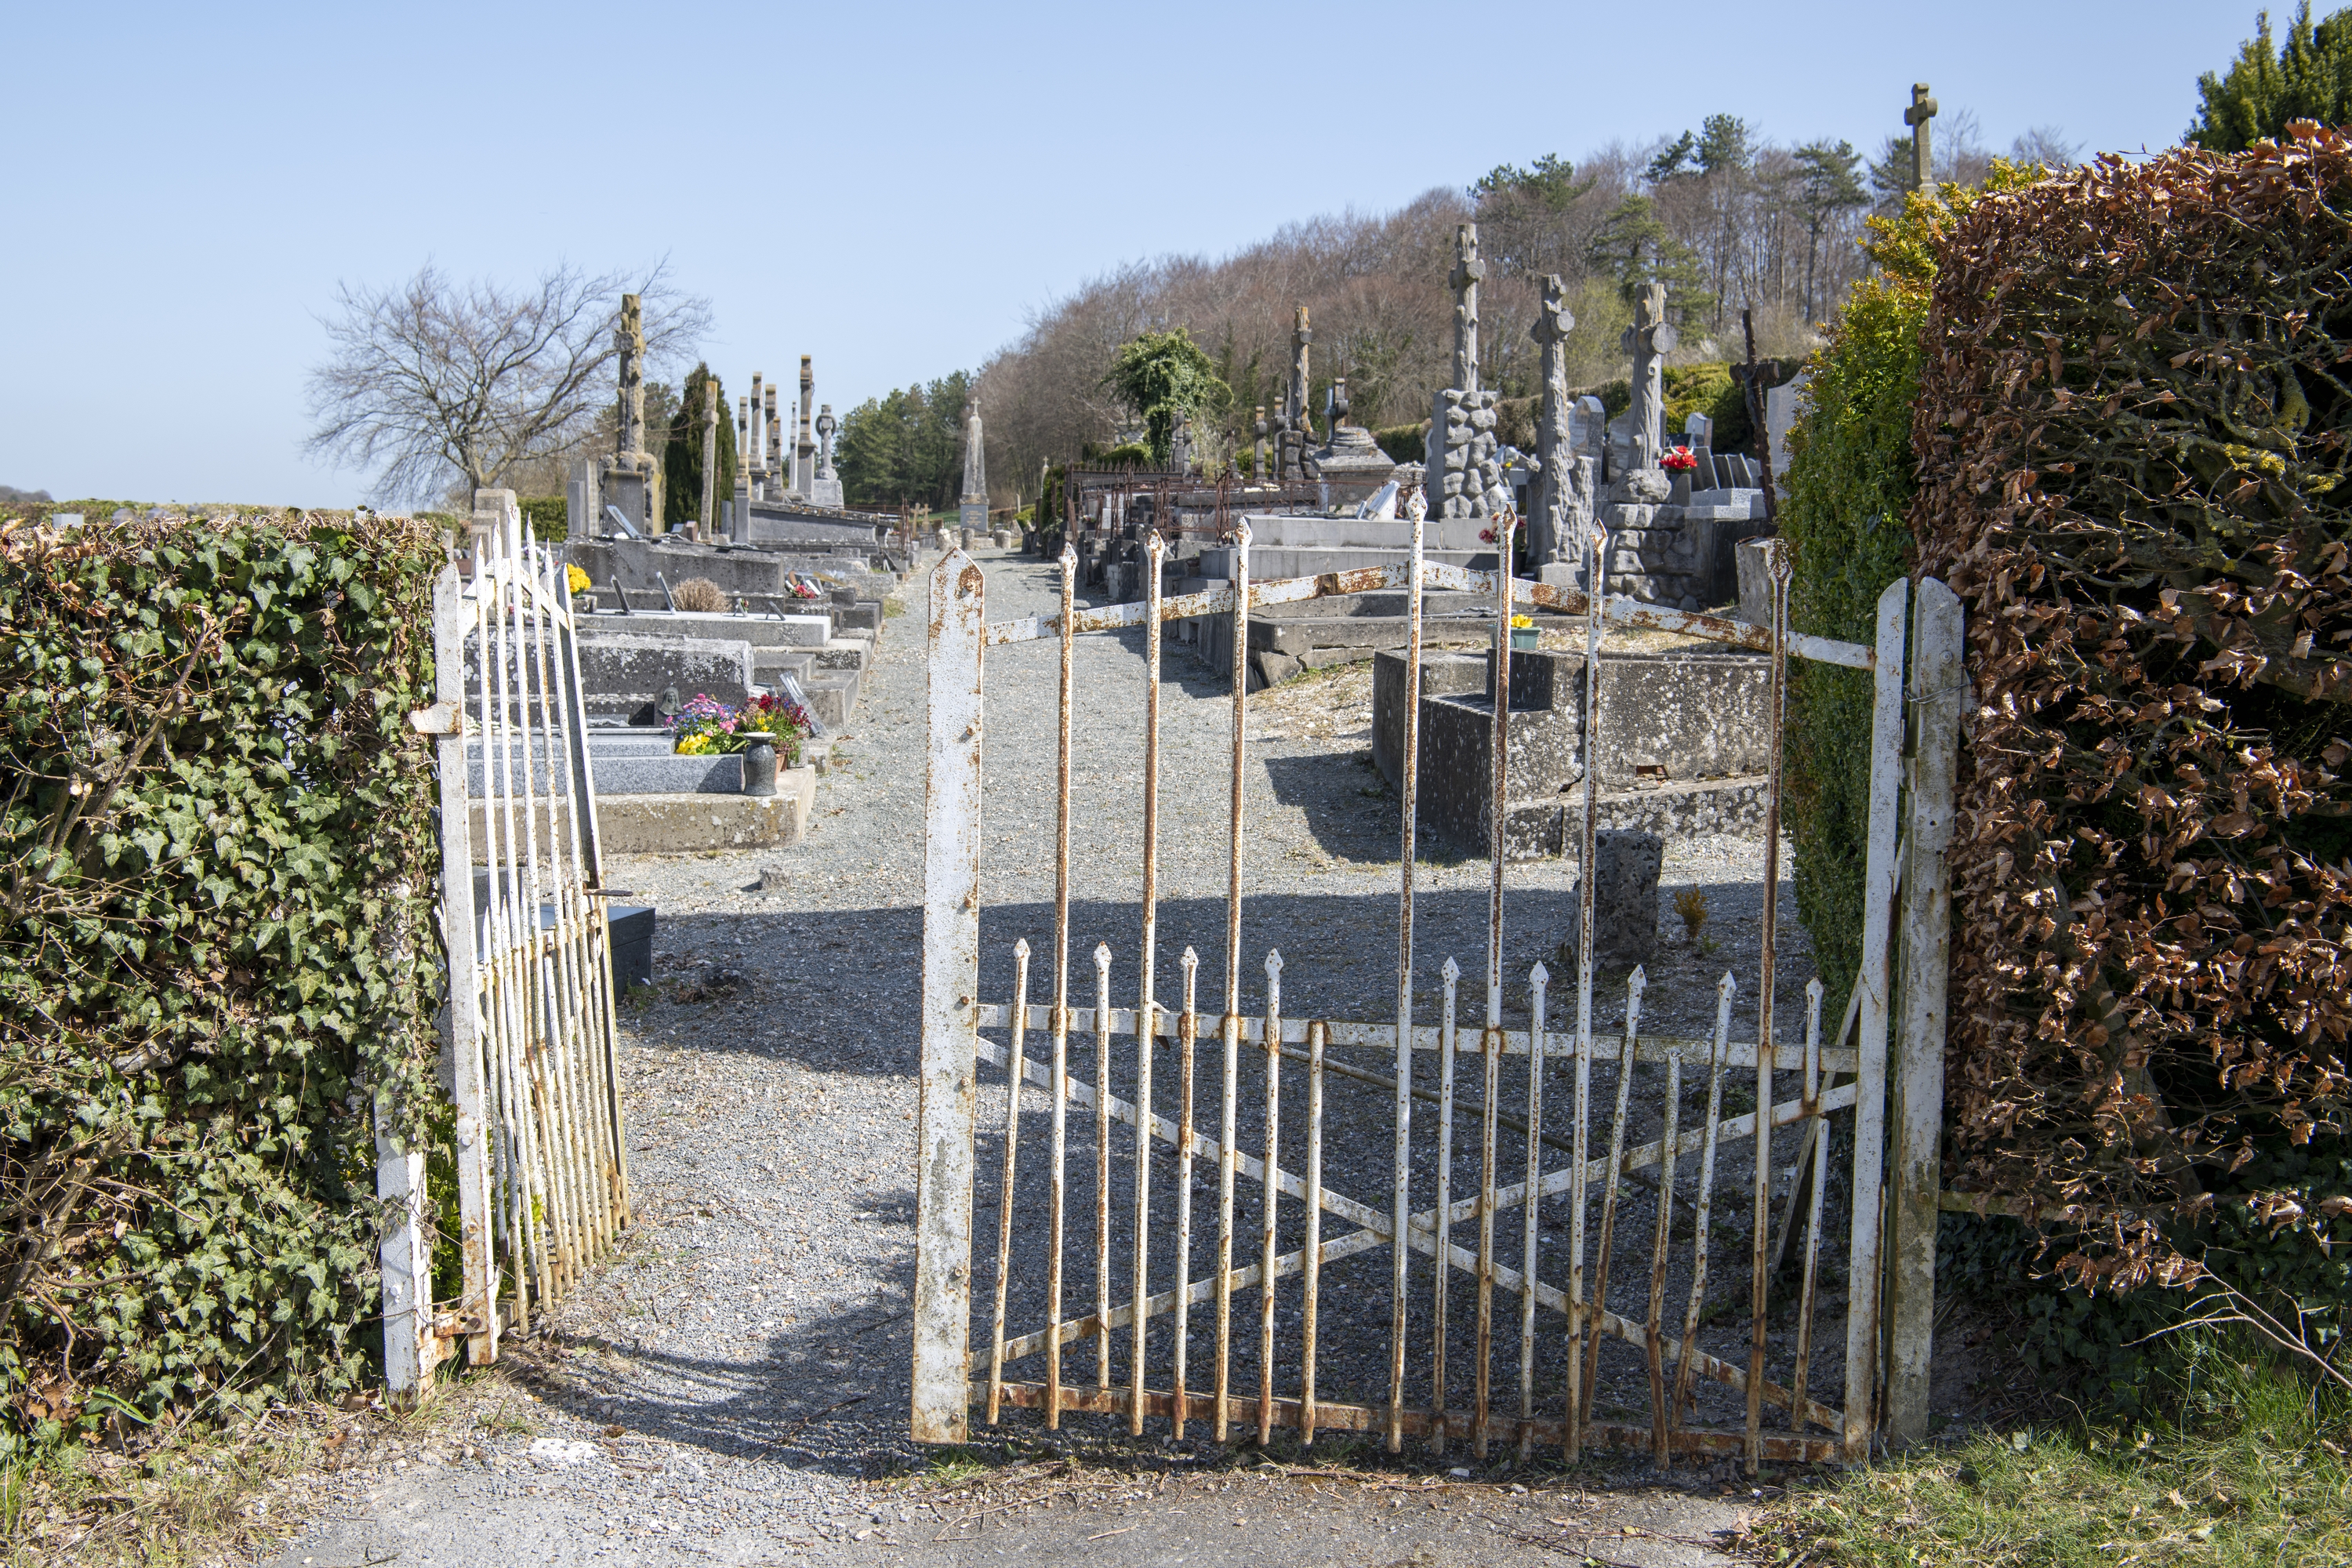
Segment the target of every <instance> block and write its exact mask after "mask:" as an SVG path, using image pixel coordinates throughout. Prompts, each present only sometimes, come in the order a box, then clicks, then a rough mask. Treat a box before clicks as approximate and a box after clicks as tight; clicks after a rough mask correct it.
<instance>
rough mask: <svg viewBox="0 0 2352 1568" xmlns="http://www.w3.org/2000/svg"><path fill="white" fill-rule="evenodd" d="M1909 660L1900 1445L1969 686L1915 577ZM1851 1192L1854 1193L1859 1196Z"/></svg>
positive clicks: (1933, 1121) (1928, 1185) (1923, 1267)
mask: <svg viewBox="0 0 2352 1568" xmlns="http://www.w3.org/2000/svg"><path fill="white" fill-rule="evenodd" d="M1915 626H1916V638H1915V642H1916V648H1917V653H1916V657H1915V658H1913V659H1912V661H1911V717H1912V735H1913V740H1912V745H1911V768H1910V784H1911V788H1910V795H1911V826H1910V839H1911V856H1910V865H1909V866H1908V868H1906V873H1905V887H1904V895H1903V914H1902V921H1903V1008H1902V1030H1901V1033H1900V1034H1899V1035H1898V1036H1897V1039H1898V1041H1899V1054H1898V1056H1897V1058H1896V1061H1895V1097H1894V1122H1895V1149H1894V1157H1893V1158H1892V1160H1891V1161H1889V1163H1888V1176H1889V1180H1890V1182H1891V1184H1892V1185H1891V1189H1890V1191H1889V1194H1888V1198H1887V1205H1886V1206H1887V1217H1888V1225H1889V1230H1890V1235H1889V1237H1888V1239H1887V1248H1888V1255H1889V1267H1888V1269H1887V1303H1886V1313H1887V1331H1888V1343H1887V1365H1886V1431H1887V1436H1888V1437H1889V1439H1890V1440H1891V1441H1892V1442H1894V1443H1895V1445H1897V1446H1898V1447H1900V1446H1907V1445H1910V1444H1914V1443H1919V1442H1924V1441H1925V1440H1926V1439H1927V1372H1928V1363H1929V1360H1930V1357H1931V1356H1932V1354H1933V1352H1934V1348H1935V1346H1934V1333H1933V1330H1934V1324H1935V1316H1936V1217H1937V1215H1936V1194H1937V1184H1938V1180H1939V1177H1940V1161H1939V1159H1938V1145H1939V1143H1940V1142H1941V1140H1942V1137H1943V1131H1944V1028H1945V1023H1946V996H1945V991H1946V985H1947V982H1948V978H1949V973H1950V969H1951V954H1952V879H1951V872H1950V869H1949V868H1948V865H1947V864H1946V860H1945V851H1946V850H1947V849H1948V848H1949V847H1950V846H1951V842H1952V784H1953V777H1954V773H1955V772H1956V770H1957V768H1958V762H1959V741H1960V708H1961V703H1962V701H1963V700H1964V694H1965V691H1966V689H1967V685H1968V669H1967V666H1966V663H1965V660H1964V658H1963V649H1962V646H1961V626H1962V611H1961V608H1960V601H1959V597H1958V595H1955V594H1954V593H1953V592H1952V591H1951V589H1949V588H1948V587H1946V586H1945V585H1944V584H1942V583H1939V582H1937V580H1936V579H1935V578H1933V577H1927V578H1923V579H1922V580H1921V581H1920V584H1919V595H1918V608H1917V611H1916V622H1915ZM1857 1198H1859V1194H1857Z"/></svg>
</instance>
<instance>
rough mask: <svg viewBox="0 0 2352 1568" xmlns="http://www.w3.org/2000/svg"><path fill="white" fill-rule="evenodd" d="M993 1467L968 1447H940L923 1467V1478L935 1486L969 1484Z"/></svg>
mask: <svg viewBox="0 0 2352 1568" xmlns="http://www.w3.org/2000/svg"><path fill="white" fill-rule="evenodd" d="M992 1468H994V1467H993V1466H992V1465H990V1464H989V1463H988V1462H987V1461H986V1460H984V1459H982V1458H980V1457H979V1456H977V1455H975V1454H974V1453H972V1451H971V1449H969V1448H942V1449H940V1451H939V1452H938V1453H937V1454H934V1455H932V1456H930V1458H929V1463H928V1464H926V1465H925V1466H924V1467H923V1479H924V1480H925V1481H926V1482H928V1483H929V1484H930V1485H932V1486H935V1487H961V1486H970V1485H971V1483H972V1482H973V1481H976V1480H978V1479H980V1478H981V1477H982V1476H984V1475H986V1474H987V1473H988V1472H989V1471H990V1470H991V1469H992Z"/></svg>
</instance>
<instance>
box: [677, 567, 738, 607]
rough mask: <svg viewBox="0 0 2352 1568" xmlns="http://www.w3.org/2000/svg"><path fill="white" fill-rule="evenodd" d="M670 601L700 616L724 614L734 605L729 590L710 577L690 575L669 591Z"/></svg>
mask: <svg viewBox="0 0 2352 1568" xmlns="http://www.w3.org/2000/svg"><path fill="white" fill-rule="evenodd" d="M669 597H670V603H672V604H674V605H677V607H678V608H679V609H681V610H688V611H691V612H692V613H694V614H696V615H698V616H723V615H725V614H726V613H727V612H728V611H729V610H730V609H731V608H732V607H733V606H734V603H735V602H734V601H733V600H732V599H730V598H729V597H728V596H727V590H726V589H724V588H722V587H720V586H719V584H716V583H714V582H712V581H711V580H710V579H709V578H708V577H688V579H687V580H686V581H685V582H683V583H680V584H678V585H677V587H675V588H672V589H671V590H670V591H669Z"/></svg>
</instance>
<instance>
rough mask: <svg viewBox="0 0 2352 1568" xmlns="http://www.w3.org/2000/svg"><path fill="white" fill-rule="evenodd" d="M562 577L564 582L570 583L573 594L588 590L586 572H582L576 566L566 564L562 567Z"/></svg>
mask: <svg viewBox="0 0 2352 1568" xmlns="http://www.w3.org/2000/svg"><path fill="white" fill-rule="evenodd" d="M563 579H564V581H565V582H566V583H568V584H571V586H572V592H573V593H575V594H584V593H586V592H587V591H588V588H589V577H588V574H587V573H585V572H583V571H582V570H580V568H579V567H577V566H566V567H565V568H564V569H563Z"/></svg>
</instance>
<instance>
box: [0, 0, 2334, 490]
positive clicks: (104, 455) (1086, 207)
mask: <svg viewBox="0 0 2352 1568" xmlns="http://www.w3.org/2000/svg"><path fill="white" fill-rule="evenodd" d="M2272 8H2273V10H2276V11H2282V12H2283V11H2284V10H2285V9H2287V6H2286V5H2285V0H2279V4H2278V5H2273V7H2272ZM1671 9H1672V13H1673V15H1674V16H1675V23H1674V25H1673V26H1671V27H1659V26H1656V24H1655V18H1656V17H1657V16H1658V15H1659V14H1660V13H1659V12H1657V11H1655V10H1653V9H1651V8H1647V7H1642V6H1622V5H1605V6H1604V5H1532V6H1528V5H1472V6H1464V5H1453V4H1447V3H1445V0H1421V3H1420V4H1415V5H1394V4H1387V3H1385V0H1375V3H1371V4H1354V5H1337V4H1326V5H1312V6H1308V5H1297V6H1286V5H1264V4H1256V5H1231V4H1224V3H1222V0H1209V3H1204V4H1200V5H1189V6H1162V5H1155V6H1144V5H1119V6H1108V5H1018V4H1015V5H1002V4H999V5H971V4H958V5H898V4H891V3H889V0H860V3H856V4H836V5H824V6H814V5H795V4H772V3H771V4H762V5H723V4H709V3H706V4H699V5H676V6H656V5H633V6H626V7H618V6H603V5H565V6H551V5H549V6H522V5H498V4H495V3H492V0H478V3H476V4H471V5H435V4H423V3H409V4H402V5H364V6H359V5H319V4H317V3H316V0H311V3H310V4H305V5H283V6H267V5H212V6H196V5H168V6H166V5H142V4H122V5H106V6H89V5H18V6H11V7H10V8H9V9H8V11H7V12H6V13H5V19H0V58H6V59H7V60H8V61H9V69H8V78H9V91H8V100H9V101H8V105H7V109H6V111H5V114H6V117H5V131H0V139H5V141H4V142H0V144H5V163H0V168H5V192H6V208H5V212H6V226H7V229H8V231H9V233H8V237H7V239H6V241H5V244H0V283H5V299H6V300H7V303H8V313H9V316H10V319H11V325H10V329H9V331H8V333H7V339H8V353H7V354H6V356H5V376H0V484H13V485H17V486H22V487H25V488H27V489H32V488H42V489H47V490H49V491H50V492H51V493H52V494H54V495H57V496H59V497H61V498H62V497H67V496H80V495H89V494H93V493H95V494H100V495H107V496H129V497H134V498H139V499H152V500H239V501H254V502H264V501H267V502H288V503H294V504H301V505H313V506H325V505H347V504H349V503H350V502H351V501H352V500H353V499H355V498H356V497H357V496H358V495H359V494H360V492H361V489H362V482H363V476H361V475H357V474H352V473H337V472H333V471H331V470H327V469H323V468H319V467H317V466H315V465H313V464H312V463H311V462H310V461H309V460H308V459H307V458H304V457H303V455H302V453H301V450H300V446H301V440H302V437H303V434H304V432H305V430H306V428H307V419H306V415H305V412H304V407H303V402H302V378H303V373H304V371H305V370H306V368H307V367H308V366H309V365H310V363H312V362H314V361H315V360H316V359H317V358H318V357H319V356H320V353H322V351H323V347H324V342H323V336H322V334H321V331H320V327H319V324H318V320H317V318H318V317H319V315H320V313H322V312H324V311H325V310H327V309H328V308H329V306H330V304H331V300H332V298H333V294H334V289H335V285H336V283H337V280H338V279H350V280H352V281H354V282H381V283H389V282H395V281H398V280H400V279H404V278H406V277H407V276H408V275H409V274H410V273H412V272H413V271H415V268H417V266H418V265H419V264H421V263H423V262H425V260H427V259H430V260H433V261H435V262H436V263H438V264H439V265H440V266H441V267H442V268H445V269H446V270H447V271H449V272H451V273H453V274H456V275H457V276H460V277H464V276H469V275H471V276H483V277H488V278H495V279H501V280H505V281H508V282H512V283H522V282H527V281H529V280H530V279H531V278H532V277H533V276H535V275H536V274H537V272H538V271H539V270H540V269H541V268H543V267H545V266H546V265H548V264H550V263H551V262H553V261H556V260H559V259H562V260H569V261H571V262H573V263H576V264H578V265H580V266H582V267H584V268H589V269H591V270H600V269H604V268H617V267H631V268H635V267H643V266H646V265H649V264H651V263H652V262H654V261H655V260H656V259H658V258H661V257H662V256H664V255H665V254H667V257H668V258H669V259H670V263H671V266H672V268H674V270H675V272H676V275H677V279H678V280H679V282H680V283H681V284H682V285H683V286H684V287H686V288H688V289H691V290H693V291H696V292H698V293H701V294H704V295H707V296H708V297H709V299H710V300H711V302H712V305H713V307H714V313H715V318H716V322H715V325H716V330H715V332H714V336H713V339H712V341H711V342H709V357H710V359H711V362H712V363H713V364H714V365H715V366H716V367H717V368H718V369H719V372H720V374H722V375H724V376H725V377H726V379H727V384H728V387H729V389H730V392H732V391H736V390H741V389H743V388H744V387H747V386H748V384H749V382H750V378H751V372H752V371H754V370H760V371H764V372H766V373H767V374H770V375H778V374H783V375H787V376H789V375H790V374H792V373H793V371H794V370H795V369H796V365H797V356H798V355H800V354H802V353H813V354H814V355H815V356H816V370H817V389H818V395H819V397H820V398H821V399H822V400H824V401H826V402H830V403H831V404H832V405H834V407H835V410H836V411H840V410H845V409H846V408H848V407H849V406H851V405H855V404H856V403H857V402H859V401H860V400H861V399H863V398H865V397H867V396H870V395H876V394H878V393H881V392H883V391H886V390H887V389H888V388H889V387H891V386H894V385H904V384H907V383H908V382H910V381H915V380H919V379H929V377H932V376H935V375H939V374H944V373H946V372H948V371H951V370H954V369H957V368H959V367H976V366H977V365H978V364H979V363H980V361H981V360H982V358H983V357H984V356H986V355H987V354H988V353H989V352H990V351H992V349H994V348H996V347H998V346H999V345H1001V344H1003V342H1006V341H1007V340H1009V339H1010V338H1012V337H1013V336H1014V335H1015V334H1016V333H1017V332H1018V331H1020V330H1021V327H1022V323H1023V319H1024V313H1025V312H1026V311H1028V310H1032V309H1033V308H1034V307H1036V306H1038V305H1040V304H1043V303H1045V302H1046V301H1048V300H1052V299H1053V298H1055V296H1056V295H1058V294H1060V293H1063V292H1065V291H1066V290H1068V289H1071V288H1072V287H1074V286H1075V285H1076V284H1078V283H1079V282H1081V281H1083V280H1084V279H1087V278H1088V277H1091V276H1093V275H1095V274H1097V273H1098V272H1100V271H1102V270H1103V269H1105V268H1109V267H1111V266H1113V265H1115V264H1117V263H1118V262H1119V261H1120V260H1122V259H1126V258H1135V257H1142V256H1151V255H1158V254H1161V253H1166V252H1171V251H1172V252H1197V253H1207V254H1212V255H1213V254H1217V253H1221V252H1223V251H1226V250H1229V249H1232V248H1234V247H1237V246H1240V245H1244V244H1246V243H1248V242H1249V241H1251V240H1253V239H1255V238H1257V237H1261V236H1264V235H1265V234H1266V233H1267V232H1269V231H1270V230H1272V229H1274V228H1275V227H1276V226H1278V225H1280V224H1282V223H1283V222H1285V221H1286V220H1289V219H1294V218H1299V217H1305V216H1311V215H1313V214H1316V213H1319V212H1333V211H1338V210H1340V209H1343V208H1348V207H1354V208H1356V209H1358V210H1360V211H1378V210H1381V209H1385V208H1388V207H1391V206H1394V205H1398V204H1400V203H1402V202H1404V201H1406V200H1409V199H1410V198H1412V196H1413V195H1417V194H1419V193H1420V192H1422V191H1424V190H1426V189H1428V188H1429V187H1431V186H1433V185H1440V184H1447V185H1462V184H1467V183H1469V182H1470V181H1471V180H1472V179H1474V178H1475V177H1476V176H1477V175H1478V174H1481V173H1482V172H1484V171H1485V170H1486V169H1488V168H1491V167H1492V166H1494V165H1495V164H1496V163H1505V162H1510V163H1525V162H1528V161H1529V160H1531V159H1533V158H1535V157H1536V156H1538V155H1539V154H1541V153H1547V152H1558V153H1561V154H1562V155H1564V156H1568V157H1571V158H1573V157H1575V156H1578V155H1579V154H1580V153H1582V152H1584V151H1585V150H1586V149H1588V148H1591V147H1596V146H1599V145H1601V144H1602V143H1605V142H1609V141H1610V140H1612V138H1620V137H1622V138H1624V139H1626V140H1627V141H1630V142H1641V141H1644V140H1647V139H1649V138H1651V137H1654V136H1657V135H1663V134H1672V133H1675V132H1680V131H1682V130H1683V129H1685V128H1686V127H1692V126H1696V123H1697V121H1699V120H1700V118H1701V117H1702V116H1704V115H1706V114H1708V113H1712V112H1717V111H1724V112H1729V113H1733V114H1738V115H1740V116H1743V117H1745V118H1746V119H1747V120H1748V121H1749V122H1750V123H1751V124H1752V125H1753V126H1754V127H1756V128H1757V130H1758V131H1759V132H1761V133H1763V134H1765V135H1767V136H1769V137H1772V138H1775V139H1779V140H1783V141H1801V140H1806V139H1810V138H1812V137H1816V136H1832V137H1840V136H1842V137H1847V138H1851V139H1852V140H1853V142H1854V144H1855V145H1856V146H1858V147H1863V148H1865V149H1868V148H1872V147H1874V146H1875V145H1876V143H1877V142H1878V141H1879V140H1880V139H1881V138H1882V137H1884V136H1885V134H1886V133H1887V132H1889V131H1899V130H1900V129H1901V128H1902V121H1901V118H1900V116H1901V111H1902V109H1903V107H1904V105H1905V103H1906V102H1907V101H1908V96H1909V91H1910V84H1911V83H1912V82H1913V81H1914V80H1915V79H1926V80H1927V81H1929V82H1930V83H1932V84H1933V86H1934V89H1935V92H1936V96H1937V100H1939V101H1940V103H1941V104H1942V105H1943V108H1944V110H1945V111H1946V112H1947V113H1949V112H1951V111H1952V110H1957V109H1960V108H1967V109H1971V110H1975V111H1976V113H1977V115H1978V117H1979V120H1980V121H1981V122H1982V126H1983V132H1984V135H1985V139H1986V140H1987V142H1990V144H1991V145H1993V146H1994V147H1996V148H2000V147H2005V146H2007V145H2008V143H2009V141H2010V139H2011V137H2013V136H2015V135H2016V134H2017V133H2018V132H2021V131H2022V130H2024V129H2025V128H2026V127H2028V126H2030V125H2035V124H2054V125H2056V126H2058V127H2060V128H2061V129H2062V130H2063V132H2065V134H2066V135H2067V136H2068V137H2070V138H2072V139H2074V140H2076V141H2078V142H2083V143H2084V144H2085V145H2086V146H2087V147H2089V148H2092V149H2108V150H2117V151H2125V152H2137V151H2140V150H2142V149H2150V150H2153V149H2156V148H2160V147H2163V146H2165V145H2167V144H2168V143H2170V142H2172V141H2174V140H2175V139H2176V138H2177V137H2178V136H2179V134H2180V132H2181V131H2182V129H2183V128H2184V127H2185V126H2187V125H2188V123H2189V120H2190V118H2191V115H2192V112H2193V110H2194V107H2195V103H2196V90H2195V82H2196V78H2197V74H2198V73H2199V72H2200V71H2201V70H2206V69H2212V68H2219V67H2221V65H2223V64H2225V63H2226V62H2227V60H2228V59H2229V58H2231V55H2232V54H2233V53H2234V51H2235V49H2236V47H2237V44H2238V41H2239V40H2240V39H2241V38H2242V37H2247V36H2248V35H2250V34H2251V33H2252V30H2253V21H2254V10H2255V5H2254V4H2253V3H2252V0H2243V3H2240V0H2202V3H2190V0H2136V3H2132V4H2114V3H2108V0H2097V3H2093V0H2055V3H2053V0H2040V3H2038V4H2030V5H2029V4H2015V3H2011V0H1977V3H1976V4H1971V5H1937V6H1926V7H1920V6H1905V5H1885V4H1884V3H1877V4H1851V5H1850V4H1819V3H1816V4H1807V5H1784V6H1780V7H1770V8H1768V7H1760V6H1756V5H1739V6H1733V5H1714V4H1706V3H1689V4H1684V5H1676V6H1674V7H1672V8H1671ZM2319 9H2321V10H2322V11H2326V9H2328V7H2327V6H2326V5H2322V6H2320V7H2319ZM1457 22H1460V23H1466V24H1468V26H1466V27H1465V28H1463V30H1461V31H1459V32H1451V31H1450V29H1452V28H1453V27H1454V26H1455V25H1456V23H1457Z"/></svg>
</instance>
